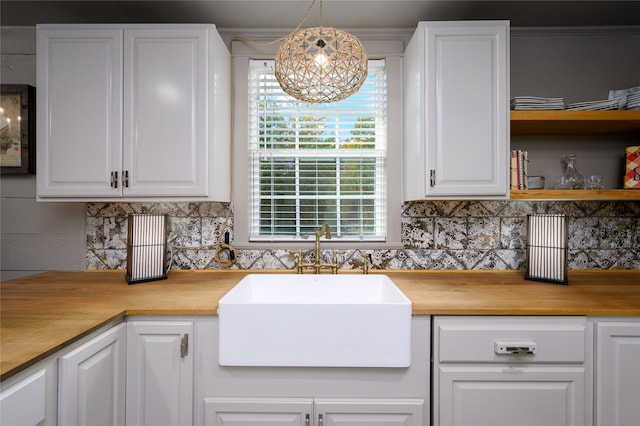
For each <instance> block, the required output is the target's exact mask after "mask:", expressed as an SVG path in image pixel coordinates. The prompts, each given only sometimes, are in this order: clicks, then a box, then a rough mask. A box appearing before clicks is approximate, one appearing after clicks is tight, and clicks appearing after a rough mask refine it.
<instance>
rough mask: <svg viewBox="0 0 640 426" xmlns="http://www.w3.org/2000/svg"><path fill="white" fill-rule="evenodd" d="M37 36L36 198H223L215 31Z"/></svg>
mask: <svg viewBox="0 0 640 426" xmlns="http://www.w3.org/2000/svg"><path fill="white" fill-rule="evenodd" d="M37 34H38V36H37V37H38V41H37V43H38V57H37V61H38V111H37V112H38V114H37V117H38V118H37V120H38V130H37V132H38V134H37V141H38V162H37V167H38V170H37V182H38V184H37V187H38V197H39V199H41V200H45V199H47V198H48V197H51V198H55V199H56V200H59V199H60V198H64V199H70V200H79V199H82V200H92V199H93V200H106V199H114V200H124V199H129V200H141V199H148V198H152V199H154V200H158V199H184V197H188V198H192V199H195V200H206V199H209V200H217V201H227V200H229V199H230V175H229V170H230V169H229V162H230V158H229V153H230V151H229V149H230V55H229V51H228V50H227V48H226V46H225V45H224V42H223V41H222V39H221V38H220V36H219V35H218V33H217V32H216V29H215V26H213V25H118V26H116V25H40V26H38V31H37ZM214 118H215V120H214Z"/></svg>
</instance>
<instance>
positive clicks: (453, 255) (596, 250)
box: [87, 201, 640, 270]
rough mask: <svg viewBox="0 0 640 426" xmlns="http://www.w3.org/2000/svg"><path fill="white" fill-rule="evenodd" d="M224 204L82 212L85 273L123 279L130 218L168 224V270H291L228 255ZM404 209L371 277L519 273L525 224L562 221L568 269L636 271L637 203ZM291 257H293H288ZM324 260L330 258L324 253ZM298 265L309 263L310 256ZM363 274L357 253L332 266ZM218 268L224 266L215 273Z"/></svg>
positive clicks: (289, 263)
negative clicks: (158, 218) (411, 272)
mask: <svg viewBox="0 0 640 426" xmlns="http://www.w3.org/2000/svg"><path fill="white" fill-rule="evenodd" d="M229 208H230V204H229V203H217V202H208V203H88V204H87V269H125V267H126V257H127V256H126V255H127V216H128V215H129V214H130V213H149V214H167V215H168V216H169V238H170V241H171V243H172V245H173V248H172V250H171V252H172V263H171V268H172V269H227V268H229V269H292V268H294V267H295V258H294V257H293V256H292V255H291V254H290V253H289V250H269V249H262V250H236V251H235V260H234V262H233V263H232V264H231V266H227V259H228V256H229V250H227V249H225V248H224V247H223V248H222V249H221V250H217V246H216V243H217V242H218V241H224V234H225V232H228V233H229V237H230V244H231V245H233V227H234V223H233V215H232V214H231V213H232V212H230V211H229ZM401 209H402V219H401V220H402V223H401V230H402V231H401V232H402V234H401V235H402V237H401V238H402V245H403V248H402V249H377V250H367V252H370V253H371V254H372V258H373V264H372V267H373V268H375V269H458V270H463V269H469V270H480V269H524V265H525V245H526V218H527V215H528V214H538V213H558V214H566V215H567V216H568V224H569V269H640V202H639V201H415V202H408V203H404V204H402V206H401ZM292 248H294V247H292ZM322 254H323V256H324V257H326V258H327V259H329V257H330V255H329V250H327V251H326V252H325V251H324V250H323V253H322ZM303 256H304V257H305V258H306V259H307V260H308V259H309V257H310V256H313V250H307V251H305V252H304V253H303ZM338 259H339V263H340V268H341V269H359V268H361V267H362V256H361V253H360V250H357V249H352V250H346V252H345V253H344V254H342V255H339V257H338ZM221 264H222V265H221Z"/></svg>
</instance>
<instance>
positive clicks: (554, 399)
mask: <svg viewBox="0 0 640 426" xmlns="http://www.w3.org/2000/svg"><path fill="white" fill-rule="evenodd" d="M439 376H440V386H439V390H438V391H437V392H438V393H439V394H438V399H439V406H438V407H437V411H436V410H434V415H436V417H435V420H434V421H435V423H436V424H441V425H450V426H511V425H519V426H540V425H545V426H570V425H573V426H581V425H585V424H586V423H585V416H584V412H585V408H584V407H585V403H586V402H585V398H586V396H585V369H584V368H583V367H578V366H575V367H573V366H566V367H530V366H528V367H522V366H513V365H512V366H508V365H495V366H486V367H485V366H473V367H457V366H440V368H439Z"/></svg>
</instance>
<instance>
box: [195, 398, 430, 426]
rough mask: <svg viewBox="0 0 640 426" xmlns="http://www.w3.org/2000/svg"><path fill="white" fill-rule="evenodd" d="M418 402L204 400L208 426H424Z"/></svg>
mask: <svg viewBox="0 0 640 426" xmlns="http://www.w3.org/2000/svg"><path fill="white" fill-rule="evenodd" d="M423 405H424V401H423V400H421V399H420V400H419V399H350V398H336V399H332V398H213V397H211V398H205V425H206V426H230V425H233V426H263V425H264V426H275V425H278V426H371V425H376V426H422V425H423V419H422V412H423V409H424V408H423Z"/></svg>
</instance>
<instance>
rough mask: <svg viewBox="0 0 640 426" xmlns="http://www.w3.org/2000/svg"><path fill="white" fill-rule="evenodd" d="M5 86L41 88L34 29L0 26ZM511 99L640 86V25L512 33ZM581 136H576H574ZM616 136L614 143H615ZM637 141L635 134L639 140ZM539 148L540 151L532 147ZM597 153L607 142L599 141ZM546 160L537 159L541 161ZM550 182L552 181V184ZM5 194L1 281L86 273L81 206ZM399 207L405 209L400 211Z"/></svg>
mask: <svg viewBox="0 0 640 426" xmlns="http://www.w3.org/2000/svg"><path fill="white" fill-rule="evenodd" d="M1 30H2V33H1V34H0V35H1V39H2V46H1V49H0V53H1V54H2V59H1V72H2V74H1V81H2V83H27V84H32V85H35V80H36V77H35V75H36V60H35V29H34V28H17V27H10V28H2V29H1ZM511 49H512V50H511V74H512V75H511V95H512V96H516V95H538V96H562V97H564V98H565V99H566V100H567V101H568V102H577V101H583V100H595V99H604V98H606V95H607V93H608V90H609V89H620V88H625V87H632V86H637V85H640V27H635V28H631V29H620V28H618V29H613V30H612V29H580V30H575V29H571V30H569V31H565V30H551V31H550V30H549V29H541V30H537V29H527V30H526V31H525V30H522V31H520V30H518V29H512V42H511ZM574 139H576V138H574ZM583 139H587V138H582V137H578V138H577V141H576V145H573V146H572V145H569V146H561V147H557V143H558V142H557V141H555V140H553V139H552V140H549V145H548V148H545V149H543V150H540V149H539V148H538V147H539V146H540V144H539V141H538V140H537V139H536V140H534V141H527V140H522V141H516V143H522V144H524V145H525V146H526V143H528V142H532V143H533V146H532V150H533V149H536V154H535V155H534V156H533V158H532V157H530V158H532V159H533V160H534V161H535V162H534V161H532V165H534V167H533V169H530V173H531V174H535V173H543V174H546V175H548V177H550V178H553V177H554V176H556V175H559V174H560V173H561V170H560V169H559V167H560V163H559V153H560V152H563V151H566V150H567V149H571V148H575V149H576V150H584V149H587V145H583V144H580V141H581V140H583ZM612 139H616V138H612ZM635 140H636V141H637V137H636V139H635ZM620 143H625V142H619V141H615V140H613V141H612V145H611V147H609V146H607V147H606V148H604V150H605V151H607V152H606V153H604V154H602V155H600V154H597V155H595V157H594V160H593V161H591V163H593V164H591V163H590V162H589V161H588V160H586V159H582V160H580V161H581V162H580V163H579V168H580V167H581V165H582V167H583V169H582V170H581V171H582V172H583V174H585V175H586V174H590V172H591V170H592V167H593V168H594V170H596V167H597V168H602V164H601V163H599V160H600V159H602V158H605V157H607V158H608V157H610V156H611V152H614V153H615V152H617V150H619V147H618V145H619V144H620ZM533 147H535V148H533ZM597 149H598V150H601V149H602V147H601V144H600V143H598V146H597ZM536 156H537V157H540V158H537V157H536ZM611 158H613V159H612V160H610V161H611V162H612V164H611V165H610V166H607V168H611V169H612V170H613V171H612V172H611V176H612V177H611V178H610V179H609V180H612V179H614V178H615V176H617V174H616V173H617V172H616V171H615V170H616V167H617V166H616V159H615V158H616V156H615V155H613V156H612V157H611ZM548 180H550V179H548ZM0 189H1V191H2V192H1V196H2V198H1V206H0V207H1V214H2V221H1V228H0V232H1V240H2V244H1V256H0V277H1V279H2V280H5V279H9V278H13V277H17V276H21V275H27V274H31V273H34V272H38V271H43V270H82V269H84V268H85V251H86V248H85V247H86V236H85V234H86V232H85V228H86V212H85V205H84V204H82V203H36V202H35V177H34V176H26V177H7V176H3V177H2V178H1V180H0ZM398 208H400V206H398Z"/></svg>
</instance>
